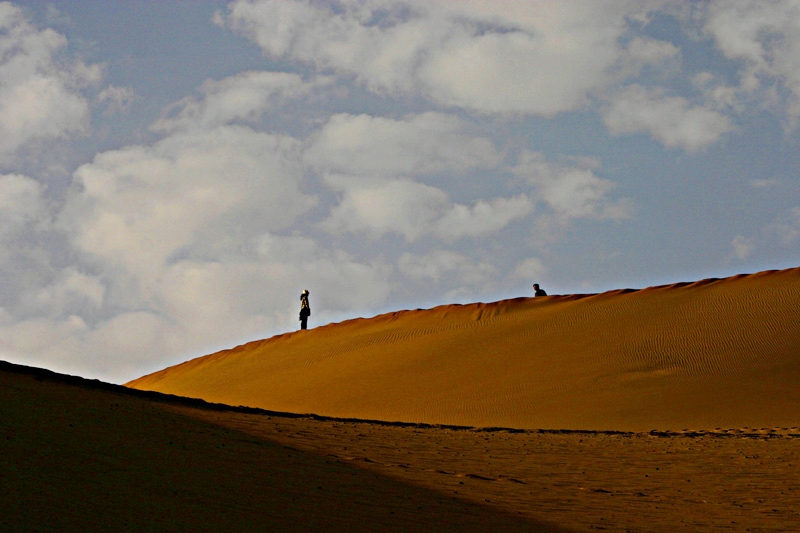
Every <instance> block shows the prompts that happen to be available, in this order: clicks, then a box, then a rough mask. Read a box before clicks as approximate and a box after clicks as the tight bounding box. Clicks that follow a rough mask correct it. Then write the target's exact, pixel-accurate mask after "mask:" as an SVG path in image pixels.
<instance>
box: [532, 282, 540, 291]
mask: <svg viewBox="0 0 800 533" xmlns="http://www.w3.org/2000/svg"><path fill="white" fill-rule="evenodd" d="M533 290H535V291H538V290H539V284H538V283H534V284H533Z"/></svg>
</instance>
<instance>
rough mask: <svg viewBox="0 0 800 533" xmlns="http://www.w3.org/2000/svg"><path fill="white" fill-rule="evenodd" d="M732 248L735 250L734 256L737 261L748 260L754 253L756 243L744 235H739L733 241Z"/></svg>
mask: <svg viewBox="0 0 800 533" xmlns="http://www.w3.org/2000/svg"><path fill="white" fill-rule="evenodd" d="M731 248H733V256H734V257H735V258H736V259H739V260H742V259H746V258H747V257H749V256H750V254H751V253H753V250H754V249H755V243H754V242H753V239H751V238H749V237H745V236H744V235H737V236H736V237H734V238H733V240H732V241H731Z"/></svg>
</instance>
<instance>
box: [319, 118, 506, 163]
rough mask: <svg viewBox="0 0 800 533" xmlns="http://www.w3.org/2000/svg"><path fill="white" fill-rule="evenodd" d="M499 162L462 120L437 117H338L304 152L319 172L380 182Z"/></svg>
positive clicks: (487, 142) (491, 147)
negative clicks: (471, 133)
mask: <svg viewBox="0 0 800 533" xmlns="http://www.w3.org/2000/svg"><path fill="white" fill-rule="evenodd" d="M499 159H500V156H499V154H498V153H497V151H496V149H495V148H494V145H493V144H492V142H491V141H490V140H488V139H486V138H484V137H480V136H475V135H470V134H469V133H468V132H467V126H466V125H465V124H464V122H463V121H462V120H461V119H459V118H457V117H455V116H452V115H446V114H443V113H435V112H428V113H422V114H418V115H409V116H407V117H405V118H403V119H401V120H394V119H390V118H384V117H374V116H370V115H365V114H362V115H349V114H336V115H333V116H332V117H331V118H330V120H329V121H328V122H327V123H326V124H325V126H324V127H323V128H322V129H321V130H320V131H319V132H318V133H317V134H316V135H315V136H314V140H313V141H312V144H311V146H310V147H309V149H308V150H307V152H306V161H307V162H308V163H309V164H310V165H311V166H312V167H314V168H317V169H319V170H323V171H327V172H335V173H349V174H355V175H363V176H383V177H396V176H400V175H405V176H408V175H417V174H422V173H434V172H441V171H450V172H465V171H468V170H471V169H475V168H482V167H483V168H486V167H491V166H494V165H496V164H497V163H498V161H499Z"/></svg>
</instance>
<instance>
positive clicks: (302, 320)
mask: <svg viewBox="0 0 800 533" xmlns="http://www.w3.org/2000/svg"><path fill="white" fill-rule="evenodd" d="M307 324H308V319H307V318H306V317H303V318H302V319H301V320H300V329H306V325H307Z"/></svg>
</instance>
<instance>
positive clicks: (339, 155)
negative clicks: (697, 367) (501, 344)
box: [0, 0, 800, 382]
mask: <svg viewBox="0 0 800 533" xmlns="http://www.w3.org/2000/svg"><path fill="white" fill-rule="evenodd" d="M0 241H2V243H1V244H2V246H0V273H1V274H2V275H0V358H2V359H5V360H8V361H12V362H17V363H22V364H30V365H35V366H43V367H46V368H51V369H54V370H58V371H63V372H68V373H73V374H80V375H83V376H86V377H97V378H101V379H105V380H110V381H116V382H122V381H127V380H129V379H133V378H135V377H138V376H140V375H142V374H144V373H146V372H150V371H154V370H157V369H160V368H163V367H164V366H167V365H169V364H174V363H177V362H180V361H183V360H186V359H188V358H190V357H194V356H199V355H203V354H206V353H209V352H212V351H215V350H218V349H222V348H226V347H231V346H233V345H236V344H241V343H243V342H247V341H250V340H253V339H259V338H264V337H268V336H271V335H274V334H277V333H281V332H285V331H289V330H293V329H295V328H297V310H298V297H299V293H300V291H301V290H302V289H306V288H307V289H309V290H310V291H311V303H312V309H313V313H314V314H313V316H312V318H311V325H312V326H315V325H320V324H323V323H328V322H331V321H340V320H343V319H346V318H350V317H356V316H372V315H374V314H377V313H380V312H385V311H391V310H397V309H406V308H417V307H431V306H434V305H438V304H443V303H453V302H462V303H464V302H472V301H492V300H498V299H503V298H508V297H514V296H519V295H530V294H531V284H532V283H533V282H539V283H540V284H541V285H543V286H544V288H545V289H547V290H548V291H549V292H550V293H577V292H583V293H585V292H600V291H604V290H607V289H612V288H622V287H633V288H639V287H645V286H649V285H655V284H660V283H669V282H675V281H684V280H695V279H700V278H703V277H711V276H714V277H722V276H727V275H732V274H736V273H740V272H754V271H759V270H765V269H772V268H787V267H792V266H798V265H800V253H799V252H798V250H800V2H798V1H796V0H785V1H763V0H752V1H745V0H741V1H731V0H724V1H710V2H705V1H704V2H676V1H671V0H670V1H663V2H660V1H655V0H654V1H624V0H619V1H597V0H587V1H578V0H575V1H569V2H561V1H559V2H556V1H541V2H536V1H530V2H520V1H508V2H504V1H493V2H483V1H466V0H465V1H459V2H456V1H447V2H428V1H394V0H375V1H370V0H363V1H329V2H322V1H296V2H293V1H288V0H286V1H276V2H273V1H266V0H238V1H234V2H230V3H228V2H214V1H210V0H208V1H197V2H189V1H178V0H174V1H165V2H156V1H152V2H150V1H147V2H140V1H134V0H130V1H127V0H124V1H118V2H104V1H100V0H96V1H85V0H74V1H58V2H39V1H25V2H11V3H9V2H0Z"/></svg>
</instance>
